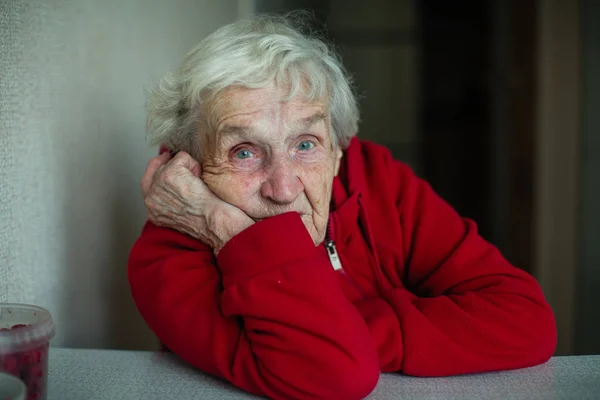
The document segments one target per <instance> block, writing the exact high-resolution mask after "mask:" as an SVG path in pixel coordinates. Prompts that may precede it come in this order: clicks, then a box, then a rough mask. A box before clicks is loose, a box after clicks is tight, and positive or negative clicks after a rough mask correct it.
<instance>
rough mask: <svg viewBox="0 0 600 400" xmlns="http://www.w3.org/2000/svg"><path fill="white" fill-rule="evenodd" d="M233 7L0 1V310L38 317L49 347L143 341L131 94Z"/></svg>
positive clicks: (137, 146)
mask: <svg viewBox="0 0 600 400" xmlns="http://www.w3.org/2000/svg"><path fill="white" fill-rule="evenodd" d="M238 6H239V9H238ZM238 11H240V12H248V7H247V6H245V5H243V4H241V2H240V4H238V2H237V1H235V0H229V1H219V2H216V1H210V0H195V1H193V0H176V1H169V2H167V1H161V0H153V1H149V0H129V1H126V2H123V1H120V0H105V1H94V0H70V1H67V0H62V1H59V0H37V1H34V0H29V1H25V0H3V1H1V2H0V218H1V222H2V223H1V224H0V302H7V301H11V302H27V303H35V304H39V305H42V306H45V307H47V308H49V309H50V311H51V312H52V314H53V315H54V317H55V320H56V324H57V335H56V338H55V341H54V342H53V344H54V345H58V346H72V347H114V348H148V347H152V346H154V345H155V340H154V339H153V337H152V335H151V334H149V332H148V330H147V329H146V328H145V325H144V323H143V321H142V320H141V318H140V317H139V316H138V314H137V311H136V309H135V306H134V304H133V302H132V300H131V298H130V295H129V288H128V286H127V281H126V261H127V256H128V252H129V249H130V247H131V245H132V243H133V242H134V240H135V238H136V237H137V235H138V234H139V232H140V228H141V225H142V223H143V221H144V219H145V212H144V208H143V201H142V197H141V194H140V190H139V179H140V177H141V174H142V173H143V171H144V168H145V166H146V162H147V160H148V159H149V158H150V157H151V156H152V155H153V154H154V152H155V150H152V149H148V147H147V146H146V144H145V142H144V123H145V111H144V108H143V104H144V92H143V88H144V87H145V86H147V84H148V83H150V82H151V81H152V80H153V79H156V78H158V77H160V76H161V75H162V74H163V73H164V72H166V71H167V70H169V69H172V68H175V67H176V66H177V64H178V63H179V61H180V60H181V58H182V56H183V55H184V54H185V53H186V52H187V51H188V50H189V49H190V48H191V47H192V46H193V45H194V44H195V43H197V42H198V41H199V40H201V39H202V38H203V37H205V36H206V35H207V34H208V33H209V32H211V31H212V30H214V29H215V28H217V27H218V26H220V25H222V24H224V23H226V22H229V21H232V20H233V19H235V18H236V16H237V14H238Z"/></svg>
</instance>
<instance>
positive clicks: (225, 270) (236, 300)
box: [128, 213, 379, 399]
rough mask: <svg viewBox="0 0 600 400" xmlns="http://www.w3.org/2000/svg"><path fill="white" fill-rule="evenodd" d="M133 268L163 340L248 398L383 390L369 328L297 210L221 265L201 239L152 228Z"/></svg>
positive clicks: (254, 231) (265, 224)
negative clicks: (315, 244)
mask: <svg viewBox="0 0 600 400" xmlns="http://www.w3.org/2000/svg"><path fill="white" fill-rule="evenodd" d="M216 264H218V267H217V266H216ZM128 271H129V282H130V286H131V290H132V293H133V298H134V300H135V302H136V304H137V307H138V309H139V311H140V313H141V315H142V316H143V317H144V319H145V320H146V322H147V324H148V325H149V327H150V328H151V329H152V330H153V331H154V333H155V334H156V335H157V336H158V338H159V339H160V340H161V341H162V342H163V343H164V344H165V345H166V346H167V347H168V348H169V349H171V350H172V351H173V352H175V353H176V354H178V355H179V356H180V357H182V358H183V359H184V360H186V361H187V362H189V363H190V364H192V365H194V366H196V367H197V368H199V369H201V370H203V371H205V372H207V373H210V374H213V375H216V376H218V377H222V378H225V379H227V380H228V381H230V382H231V383H233V384H234V385H236V386H238V387H240V388H242V389H244V390H246V391H249V392H252V393H255V394H260V395H266V396H268V397H271V398H276V399H284V398H285V399H287V398H297V399H314V398H344V399H359V398H363V397H365V396H366V395H367V394H368V393H370V392H371V391H372V390H373V388H374V387H375V385H376V384H377V380H378V376H379V364H378V360H377V352H376V348H375V346H374V344H373V341H372V339H371V336H370V334H369V330H368V327H367V325H366V324H365V322H364V321H363V319H362V318H361V316H360V314H359V313H358V312H357V310H356V309H355V308H354V307H353V305H352V304H351V303H350V302H349V301H348V300H347V299H346V298H345V297H344V294H343V293H342V291H341V288H340V287H339V281H338V280H337V276H336V275H335V272H334V270H333V268H332V267H331V265H330V264H329V261H328V259H327V256H326V254H325V252H320V251H319V249H318V248H317V247H315V246H314V244H313V242H312V239H311V237H310V235H309V234H308V232H307V231H306V228H305V227H304V225H303V223H302V221H301V219H300V217H299V216H298V215H297V214H295V213H288V214H283V215H279V216H276V217H273V218H269V219H267V220H264V221H261V222H258V223H256V224H254V225H253V226H251V227H250V228H248V229H246V230H245V231H243V232H241V233H240V234H238V235H237V236H235V237H234V238H232V239H231V240H230V241H229V242H228V243H227V244H226V245H225V247H224V248H223V249H222V250H221V252H220V253H219V257H218V263H217V262H216V261H215V259H214V256H213V254H212V251H211V250H210V249H209V248H208V247H206V246H204V245H202V244H200V243H199V242H198V241H196V240H195V239H193V238H191V237H189V236H186V235H183V234H181V233H178V232H176V231H173V230H170V229H164V228H158V227H156V226H155V225H152V224H151V223H148V224H146V226H145V228H144V230H143V233H142V235H141V237H140V239H139V240H138V241H137V243H136V244H135V246H134V248H133V250H132V252H131V256H130V260H129V270H128Z"/></svg>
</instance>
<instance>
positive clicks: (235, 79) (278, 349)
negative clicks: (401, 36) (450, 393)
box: [129, 16, 556, 399]
mask: <svg viewBox="0 0 600 400" xmlns="http://www.w3.org/2000/svg"><path fill="white" fill-rule="evenodd" d="M358 119H359V114H358V109H357V105H356V98H355V96H354V94H353V90H352V87H351V85H350V83H349V79H348V77H347V75H346V74H345V72H344V69H343V67H342V66H341V63H340V61H339V59H338V58H337V57H336V55H335V54H334V53H333V52H332V50H331V49H330V48H328V46H326V45H325V44H324V43H323V42H322V41H320V40H318V39H317V38H315V37H312V36H310V35H308V34H305V33H302V32H301V30H300V29H298V28H297V27H296V24H295V23H294V21H293V20H292V19H290V18H286V17H272V16H258V17H254V18H251V19H249V20H243V21H238V22H235V23H233V24H230V25H227V26H225V27H223V28H221V29H219V30H217V31H216V32H214V33H213V34H212V35H210V36H209V37H207V38H206V39H205V40H203V41H202V42H201V43H200V44H199V45H198V46H197V47H196V48H195V49H193V50H192V51H191V52H190V53H189V54H188V55H187V56H186V58H185V60H184V62H183V65H182V67H181V69H180V70H179V71H178V72H177V73H176V74H174V75H172V76H171V75H170V76H167V77H166V78H165V79H164V80H162V82H161V83H160V84H159V85H158V86H157V87H156V89H155V91H154V92H153V93H152V94H151V97H150V100H149V123H148V128H149V135H150V138H151V140H152V142H153V143H155V144H159V143H160V144H162V145H163V146H164V147H165V148H168V149H169V150H170V151H168V152H164V153H162V154H161V155H160V156H158V157H156V158H154V159H153V160H151V161H150V163H149V166H148V169H147V171H146V174H145V176H144V177H143V179H142V187H143V191H144V194H145V201H146V207H147V209H148V213H149V217H150V218H149V219H150V221H149V222H148V223H147V224H146V226H145V227H144V229H143V232H142V234H141V237H140V238H139V240H138V241H137V243H136V244H135V246H134V248H133V250H132V252H131V257H130V260H129V280H130V285H131V290H132V293H133V297H134V299H135V302H136V304H137V306H138V308H139V311H140V313H141V315H142V316H143V317H144V319H145V320H146V322H147V324H148V325H149V326H150V328H151V329H152V331H153V332H154V333H155V334H156V335H157V336H158V338H159V339H160V341H161V342H162V343H164V345H165V346H167V347H168V348H169V349H170V350H171V351H173V352H174V353H176V354H177V355H179V356H180V357H181V358H183V359H184V360H186V361H187V362H189V363H190V364H192V365H194V366H195V367H197V368H199V369H200V370H202V371H205V372H207V373H209V374H213V375H216V376H218V377H221V378H224V379H227V380H228V381H230V382H232V383H233V384H234V385H236V386H238V387H240V388H242V389H244V390H246V391H249V392H252V393H255V394H260V395H265V396H268V397H271V398H278V399H288V398H298V399H304V398H306V399H309V398H311V399H312V398H336V399H359V398H363V397H365V396H366V395H367V394H368V393H370V392H371V391H372V390H373V388H374V387H375V385H376V384H377V381H378V376H379V373H380V372H401V373H404V374H408V375H414V376H447V375H455V374H464V373H474V372H484V371H493V370H503V369H511V368H521V367H527V366H532V365H535V364H539V363H542V362H545V361H546V360H548V358H549V357H550V356H551V355H552V353H553V351H554V348H555V344H556V331H555V322H554V317H553V314H552V311H551V310H550V308H549V306H548V304H547V303H546V301H545V300H544V296H543V294H542V292H541V290H540V287H539V286H538V284H537V283H536V281H535V280H534V279H533V278H532V277H531V276H529V275H528V274H526V273H525V272H523V271H522V270H519V269H518V268H515V267H513V266H511V265H510V264H509V263H508V262H507V261H506V260H505V259H504V258H503V257H502V256H501V254H500V253H499V252H498V250H497V249H496V248H495V247H494V246H492V245H491V244H489V243H487V242H486V241H484V240H483V239H482V238H481V237H480V236H479V235H478V233H477V230H476V226H475V224H474V223H473V222H472V221H470V220H468V219H463V218H461V217H460V216H459V215H457V213H456V212H455V211H454V210H453V209H452V208H451V207H450V206H449V205H448V204H446V203H445V202H444V201H443V200H442V199H441V198H440V197H438V196H437V195H436V194H435V193H434V192H433V190H432V189H431V188H430V187H429V186H428V185H427V183H425V182H424V181H423V180H421V179H419V178H417V177H416V176H415V175H414V174H413V173H412V172H411V170H410V169H409V168H408V167H407V166H406V165H404V164H402V163H401V162H398V161H395V160H394V159H392V157H391V156H390V153H389V152H388V151H387V150H386V149H385V148H383V147H381V146H378V145H375V144H372V143H368V142H365V141H361V140H359V139H357V138H355V137H354V136H355V134H356V132H357V122H358ZM196 160H198V161H196Z"/></svg>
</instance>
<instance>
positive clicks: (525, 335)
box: [515, 304, 557, 368]
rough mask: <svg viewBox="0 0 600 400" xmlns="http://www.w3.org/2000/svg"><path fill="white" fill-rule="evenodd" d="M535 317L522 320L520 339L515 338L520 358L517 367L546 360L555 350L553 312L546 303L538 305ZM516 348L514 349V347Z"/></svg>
mask: <svg viewBox="0 0 600 400" xmlns="http://www.w3.org/2000/svg"><path fill="white" fill-rule="evenodd" d="M534 315H535V317H534V318H530V319H525V320H522V322H521V324H522V328H521V329H520V330H519V331H520V332H519V336H520V340H519V339H517V341H516V342H517V343H519V345H518V346H517V349H519V350H517V351H518V353H520V357H518V358H515V361H516V360H517V359H520V360H521V361H520V362H518V364H519V365H516V367H517V368H523V367H532V366H534V365H539V364H543V363H545V362H546V361H548V360H549V359H550V358H551V357H552V356H553V355H554V351H555V350H556V343H557V333H556V321H555V319H554V313H553V312H552V310H551V309H550V307H549V306H548V305H547V304H544V305H540V306H538V307H537V309H536V310H535V314H534ZM515 350H516V349H515Z"/></svg>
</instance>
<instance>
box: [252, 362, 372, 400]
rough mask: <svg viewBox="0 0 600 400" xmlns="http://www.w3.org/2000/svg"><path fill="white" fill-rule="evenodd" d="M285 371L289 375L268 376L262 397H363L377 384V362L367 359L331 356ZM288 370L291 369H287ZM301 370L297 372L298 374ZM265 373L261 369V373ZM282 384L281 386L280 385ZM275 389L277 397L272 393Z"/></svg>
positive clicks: (350, 398) (348, 398) (279, 372)
mask: <svg viewBox="0 0 600 400" xmlns="http://www.w3.org/2000/svg"><path fill="white" fill-rule="evenodd" d="M315 361H316V360H313V361H312V362H310V363H302V364H301V365H297V366H295V367H293V368H288V369H287V370H288V371H289V373H290V375H287V374H286V375H287V376H284V375H282V374H281V373H282V372H283V371H282V370H281V369H279V371H278V374H277V375H276V376H274V374H271V373H269V375H270V376H269V378H271V379H268V380H267V382H268V384H267V387H268V388H269V389H268V391H267V392H265V393H266V394H268V395H269V397H273V398H282V399H283V398H297V399H315V398H318V399H347V400H359V399H364V398H365V397H367V396H368V395H369V394H370V393H371V392H372V391H373V390H374V389H375V387H376V386H377V382H378V381H379V361H378V359H375V360H373V359H371V358H368V359H366V358H355V357H348V356H347V355H345V356H343V357H339V358H338V357H334V358H329V359H322V360H321V361H320V362H319V361H316V362H315ZM290 367H291V366H290ZM303 370H304V371H305V373H301V372H300V371H303ZM264 372H266V371H264V370H263V373H264ZM281 383H284V384H283V386H280V385H281ZM273 389H274V390H275V393H277V395H274V394H275V393H273V392H272V390H273Z"/></svg>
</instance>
